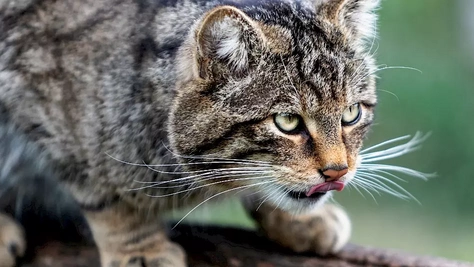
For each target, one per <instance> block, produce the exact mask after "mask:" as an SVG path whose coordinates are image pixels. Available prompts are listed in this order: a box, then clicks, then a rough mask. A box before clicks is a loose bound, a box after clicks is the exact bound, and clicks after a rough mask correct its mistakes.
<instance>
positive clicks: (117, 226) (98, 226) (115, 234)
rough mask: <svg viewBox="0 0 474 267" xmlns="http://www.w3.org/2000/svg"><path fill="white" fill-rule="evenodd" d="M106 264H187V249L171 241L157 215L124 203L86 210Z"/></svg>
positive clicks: (165, 266)
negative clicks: (147, 213)
mask: <svg viewBox="0 0 474 267" xmlns="http://www.w3.org/2000/svg"><path fill="white" fill-rule="evenodd" d="M84 213H85V216H86V218H87V221H88V222H89V225H90V228H91V230H92V233H93V236H94V240H95V242H96V244H97V247H98V248H99V252H100V257H101V265H102V267H132V266H133V267H135V266H137V267H185V266H187V265H186V257H185V253H184V251H183V249H182V248H181V247H180V246H179V245H177V244H175V243H173V242H171V241H170V240H169V239H168V238H167V236H166V234H165V232H164V230H163V229H162V228H161V225H160V222H159V221H158V219H157V218H156V217H154V216H150V215H143V214H140V213H139V212H137V210H136V209H133V208H131V207H129V206H126V205H124V204H123V203H122V204H118V205H114V206H113V207H107V208H106V209H101V210H93V209H87V210H85V211H84Z"/></svg>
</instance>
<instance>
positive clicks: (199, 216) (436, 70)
mask: <svg viewBox="0 0 474 267" xmlns="http://www.w3.org/2000/svg"><path fill="white" fill-rule="evenodd" d="M379 14H380V28H379V32H380V34H379V39H378V44H376V45H378V46H379V48H378V51H377V58H378V63H379V64H387V65H389V66H408V67H414V68H417V69H420V70H421V71H422V74H420V73H419V72H416V71H410V70H385V71H382V72H380V73H379V77H380V79H379V85H378V88H379V100H380V101H379V103H380V104H379V106H378V111H377V112H378V113H377V120H376V125H375V126H374V127H373V128H372V132H371V134H370V136H369V138H368V140H367V141H366V146H370V145H373V144H376V143H379V142H381V141H384V140H387V139H390V138H394V137H398V136H402V135H406V134H414V133H415V132H417V131H422V132H432V135H431V137H430V138H429V139H428V140H427V141H426V142H425V143H424V145H423V148H422V150H419V151H417V152H414V153H412V154H410V155H406V156H403V157H402V158H400V159H397V160H393V161H387V162H386V163H393V164H397V165H401V166H406V167H410V168H413V169H416V170H420V171H424V172H436V173H437V177H436V178H433V179H431V180H430V181H428V182H423V181H421V180H418V179H414V178H407V177H404V178H407V180H408V181H409V183H406V184H402V185H403V186H404V187H405V188H406V189H407V190H408V191H409V192H411V193H412V194H413V195H414V196H415V197H416V198H417V199H418V200H419V201H420V202H421V205H420V204H418V203H416V202H415V201H404V200H400V199H397V198H395V197H392V196H389V195H382V196H376V199H377V203H375V202H374V200H373V199H371V197H370V196H367V197H366V199H364V198H363V197H362V196H360V195H359V194H358V193H357V192H356V191H354V190H351V191H349V190H344V192H342V193H337V194H336V197H335V199H336V200H337V202H339V203H340V204H341V205H343V206H344V207H345V208H346V210H347V211H348V212H349V214H350V216H351V218H352V221H353V229H354V230H353V232H354V233H353V237H352V242H355V243H360V244H366V245H370V246H377V247H387V248H395V249H399V250H404V251H410V252H413V253H417V254H425V255H436V256H442V257H448V258H453V259H459V260H467V261H474V191H473V189H474V174H473V170H472V169H473V167H474V140H473V139H474V123H473V120H471V115H474V42H473V40H474V0H424V1H421V0H418V1H413V0H384V1H382V8H381V9H380V11H379ZM394 95H395V96H394ZM229 203H230V204H228V205H219V206H218V207H217V206H215V205H214V206H215V207H212V206H211V207H207V208H200V209H198V210H196V211H195V212H194V213H193V216H191V220H204V221H212V222H214V223H216V222H217V223H222V224H232V225H239V226H252V223H251V222H250V221H249V219H248V218H247V217H246V215H245V213H244V212H243V211H242V209H241V207H240V206H239V204H237V201H234V202H229Z"/></svg>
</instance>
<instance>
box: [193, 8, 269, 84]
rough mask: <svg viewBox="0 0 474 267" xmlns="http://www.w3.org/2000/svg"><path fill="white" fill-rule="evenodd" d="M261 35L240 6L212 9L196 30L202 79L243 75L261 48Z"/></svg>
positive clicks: (197, 59) (196, 56)
mask: <svg viewBox="0 0 474 267" xmlns="http://www.w3.org/2000/svg"><path fill="white" fill-rule="evenodd" d="M263 38H264V36H263V33H262V31H261V30H260V28H259V27H258V26H257V25H256V23H255V22H254V21H253V20H252V19H251V18H250V17H248V16H247V15H246V14H245V13H243V12H242V11H240V10H239V9H237V8H235V7H231V6H221V7H217V8H215V9H213V10H211V11H210V12H209V13H208V14H207V15H206V16H205V17H204V19H203V20H202V21H201V22H200V24H199V25H198V27H197V29H196V32H195V44H196V49H197V50H196V51H195V60H196V67H197V73H198V75H199V76H200V78H203V79H216V78H219V77H225V76H229V75H230V76H241V75H244V74H245V73H247V72H248V70H249V68H250V66H251V64H252V62H253V61H254V60H255V57H256V56H257V55H258V53H259V52H258V51H261V48H262V45H263Z"/></svg>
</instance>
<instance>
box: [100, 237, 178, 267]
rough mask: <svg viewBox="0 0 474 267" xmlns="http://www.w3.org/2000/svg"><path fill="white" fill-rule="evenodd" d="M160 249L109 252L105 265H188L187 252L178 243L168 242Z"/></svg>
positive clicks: (153, 266) (171, 266)
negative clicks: (136, 251) (135, 251)
mask: <svg viewBox="0 0 474 267" xmlns="http://www.w3.org/2000/svg"><path fill="white" fill-rule="evenodd" d="M160 247H161V248H160V250H159V251H154V250H150V251H144V252H141V253H130V254H128V253H123V254H121V253H118V254H113V255H111V254H107V253H105V254H104V255H103V257H102V266H103V267H186V266H187V264H186V254H185V252H184V250H183V249H182V248H181V247H180V246H179V245H177V244H175V243H172V242H166V244H163V246H160Z"/></svg>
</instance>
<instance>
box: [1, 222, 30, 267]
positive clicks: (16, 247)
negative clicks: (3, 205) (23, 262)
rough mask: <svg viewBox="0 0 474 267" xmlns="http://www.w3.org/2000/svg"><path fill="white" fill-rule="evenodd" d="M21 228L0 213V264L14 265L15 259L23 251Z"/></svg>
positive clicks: (3, 266) (23, 241)
mask: <svg viewBox="0 0 474 267" xmlns="http://www.w3.org/2000/svg"><path fill="white" fill-rule="evenodd" d="M25 249H26V241H25V235H24V232H23V228H22V227H21V226H20V225H18V224H17V223H16V222H15V221H13V219H11V218H10V217H8V216H6V215H4V214H1V213H0V266H1V267H12V266H15V262H16V259H17V258H19V257H22V256H23V254H24V253H25Z"/></svg>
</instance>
